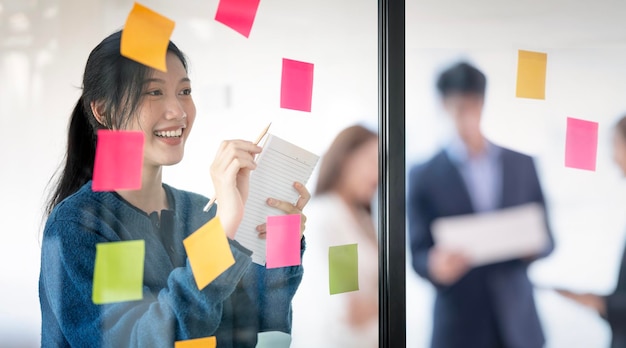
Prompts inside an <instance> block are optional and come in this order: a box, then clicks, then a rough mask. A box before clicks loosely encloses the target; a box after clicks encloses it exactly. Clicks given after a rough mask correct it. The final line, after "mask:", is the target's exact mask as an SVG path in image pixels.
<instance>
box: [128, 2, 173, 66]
mask: <svg viewBox="0 0 626 348" xmlns="http://www.w3.org/2000/svg"><path fill="white" fill-rule="evenodd" d="M173 31H174V21H172V20H171V19H169V18H167V17H164V16H162V15H160V14H158V13H156V12H154V11H152V10H151V9H149V8H147V7H145V6H143V5H141V4H139V3H135V6H133V9H132V11H130V14H129V15H128V18H127V19H126V24H125V25H124V29H123V30H122V40H121V44H120V53H121V54H122V56H124V57H126V58H129V59H132V60H134V61H137V62H139V63H141V64H144V65H147V66H149V67H151V68H154V69H157V70H161V71H167V66H166V63H165V56H166V54H167V46H168V45H169V42H170V36H171V35H172V32H173Z"/></svg>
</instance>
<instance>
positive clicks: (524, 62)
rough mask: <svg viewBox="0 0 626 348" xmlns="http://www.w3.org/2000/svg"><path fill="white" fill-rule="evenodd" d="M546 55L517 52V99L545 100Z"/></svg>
mask: <svg viewBox="0 0 626 348" xmlns="http://www.w3.org/2000/svg"><path fill="white" fill-rule="evenodd" d="M547 64H548V55H547V54H546V53H541V52H532V51H524V50H519V52H518V58H517V89H516V92H515V95H516V96H517V97H518V98H531V99H546V66H547Z"/></svg>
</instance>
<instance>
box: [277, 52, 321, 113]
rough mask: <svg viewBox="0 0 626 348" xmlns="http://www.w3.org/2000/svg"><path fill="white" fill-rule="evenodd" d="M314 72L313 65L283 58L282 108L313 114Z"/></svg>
mask: <svg viewBox="0 0 626 348" xmlns="http://www.w3.org/2000/svg"><path fill="white" fill-rule="evenodd" d="M313 70H314V65H313V64H311V63H306V62H300V61H297V60H292V59H287V58H283V69H282V77H281V83H280V107H281V108H283V109H291V110H298V111H305V112H311V104H312V100H313Z"/></svg>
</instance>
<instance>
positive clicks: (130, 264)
mask: <svg viewBox="0 0 626 348" xmlns="http://www.w3.org/2000/svg"><path fill="white" fill-rule="evenodd" d="M144 257H145V243H144V241H143V240H131V241H124V242H111V243H98V244H96V263H95V267H94V272H93V291H92V294H91V297H92V300H93V303H95V304H106V303H114V302H123V301H134V300H141V299H142V298H143V264H144Z"/></svg>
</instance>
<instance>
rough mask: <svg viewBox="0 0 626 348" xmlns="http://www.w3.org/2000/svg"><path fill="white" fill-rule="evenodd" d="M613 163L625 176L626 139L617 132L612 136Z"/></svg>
mask: <svg viewBox="0 0 626 348" xmlns="http://www.w3.org/2000/svg"><path fill="white" fill-rule="evenodd" d="M613 161H615V163H616V164H617V165H618V166H619V168H620V169H621V170H622V174H624V175H625V176H626V139H625V138H624V135H623V134H622V133H621V132H620V131H619V130H616V131H615V133H614V134H613Z"/></svg>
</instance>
